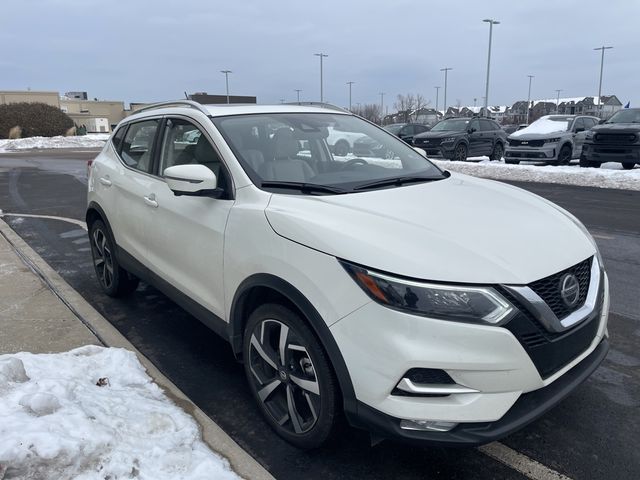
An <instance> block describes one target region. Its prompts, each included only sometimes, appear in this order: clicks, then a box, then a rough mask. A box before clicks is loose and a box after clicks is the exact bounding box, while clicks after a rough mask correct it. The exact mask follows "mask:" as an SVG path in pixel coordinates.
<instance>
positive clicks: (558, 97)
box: [556, 89, 562, 113]
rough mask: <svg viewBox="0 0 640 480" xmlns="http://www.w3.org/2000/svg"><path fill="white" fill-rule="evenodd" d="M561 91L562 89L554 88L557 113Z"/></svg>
mask: <svg viewBox="0 0 640 480" xmlns="http://www.w3.org/2000/svg"><path fill="white" fill-rule="evenodd" d="M561 91H562V89H560V90H556V94H557V97H556V113H558V107H559V106H560V92H561Z"/></svg>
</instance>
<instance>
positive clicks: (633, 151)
mask: <svg viewBox="0 0 640 480" xmlns="http://www.w3.org/2000/svg"><path fill="white" fill-rule="evenodd" d="M582 156H583V158H585V159H586V160H588V161H591V162H600V163H604V162H620V163H640V144H629V145H620V144H607V143H587V142H585V143H584V145H583V146H582Z"/></svg>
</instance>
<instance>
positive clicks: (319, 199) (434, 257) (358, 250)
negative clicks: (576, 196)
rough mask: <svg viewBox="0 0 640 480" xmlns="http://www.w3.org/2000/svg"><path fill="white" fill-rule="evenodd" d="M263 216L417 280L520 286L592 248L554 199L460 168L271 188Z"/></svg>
mask: <svg viewBox="0 0 640 480" xmlns="http://www.w3.org/2000/svg"><path fill="white" fill-rule="evenodd" d="M265 214H266V217H267V219H268V221H269V223H270V224H271V226H272V228H273V229H274V230H275V231H276V233H278V234H279V235H281V236H282V237H285V238H288V239H290V240H292V241H294V242H297V243H300V244H302V245H306V246H308V247H310V248H313V249H315V250H319V251H321V252H324V253H326V254H329V255H332V256H335V257H338V258H342V259H344V260H347V261H350V262H354V263H358V264H361V265H364V266H367V267H370V268H373V269H378V270H382V271H385V272H389V273H394V274H397V275H403V276H407V277H413V278H418V279H425V280H437V281H446V282H461V283H477V284H496V283H510V284H526V283H530V282H532V281H534V280H538V279H540V278H543V277H546V276H548V275H551V274H553V273H557V272H558V271H561V270H563V269H565V268H568V267H570V266H572V265H575V264H576V263H578V262H580V261H582V260H584V259H585V258H587V257H589V256H590V255H593V254H594V253H595V249H594V246H593V244H592V243H591V239H589V238H588V237H587V236H586V235H585V234H584V233H583V232H582V231H581V229H580V228H579V227H578V226H577V225H576V224H575V223H573V221H572V220H571V219H570V218H569V217H567V216H566V215H565V214H564V213H563V211H562V210H561V209H559V207H556V206H554V205H553V204H551V203H550V202H547V201H546V200H544V199H542V198H540V197H538V196H536V195H534V194H531V193H528V192H526V191H524V190H521V189H518V188H516V187H512V186H509V185H506V184H502V183H498V182H493V181H488V180H481V179H477V178H473V177H468V176H466V175H461V174H452V175H451V177H450V178H448V179H445V180H440V181H436V182H432V183H423V184H417V185H410V186H404V187H399V188H391V189H383V190H375V191H370V192H362V193H354V194H346V195H330V196H329V195H327V196H303V195H283V194H273V196H272V197H271V200H270V202H269V205H268V207H267V208H266V210H265Z"/></svg>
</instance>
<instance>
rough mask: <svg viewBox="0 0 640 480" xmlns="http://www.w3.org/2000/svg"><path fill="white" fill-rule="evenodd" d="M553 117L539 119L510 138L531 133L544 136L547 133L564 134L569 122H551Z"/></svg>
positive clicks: (546, 116) (547, 116)
mask: <svg viewBox="0 0 640 480" xmlns="http://www.w3.org/2000/svg"><path fill="white" fill-rule="evenodd" d="M553 117H554V115H545V116H544V117H540V118H539V119H538V120H536V121H535V122H533V123H532V124H531V125H529V126H528V127H525V128H523V129H522V130H517V131H515V132H513V133H512V134H511V135H510V137H512V138H518V137H521V136H522V135H529V134H532V133H534V134H542V135H545V134H547V133H555V132H566V131H567V128H569V120H560V121H559V120H552V119H553Z"/></svg>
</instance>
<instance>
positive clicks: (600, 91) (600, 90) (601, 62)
mask: <svg viewBox="0 0 640 480" xmlns="http://www.w3.org/2000/svg"><path fill="white" fill-rule="evenodd" d="M612 48H613V47H605V46H604V45H603V46H602V47H599V48H594V50H602V57H600V83H599V85H598V112H600V109H601V108H602V105H601V104H600V102H601V100H600V97H601V96H602V71H603V70H604V51H605V50H611V49H612Z"/></svg>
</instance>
